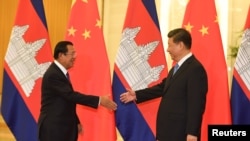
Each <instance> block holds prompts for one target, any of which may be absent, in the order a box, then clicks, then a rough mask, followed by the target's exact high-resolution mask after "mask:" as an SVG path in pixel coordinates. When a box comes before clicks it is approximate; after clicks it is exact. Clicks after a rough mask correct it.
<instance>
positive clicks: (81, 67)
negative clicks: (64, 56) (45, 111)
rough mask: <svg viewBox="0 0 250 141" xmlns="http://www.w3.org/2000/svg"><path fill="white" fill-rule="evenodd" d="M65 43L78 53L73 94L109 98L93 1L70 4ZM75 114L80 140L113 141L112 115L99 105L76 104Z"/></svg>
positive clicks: (106, 62)
mask: <svg viewBox="0 0 250 141" xmlns="http://www.w3.org/2000/svg"><path fill="white" fill-rule="evenodd" d="M65 39H66V40H70V41H72V42H73V44H74V47H75V49H76V52H77V58H76V61H75V64H74V67H73V68H72V69H71V70H70V77H71V80H72V83H73V87H74V89H75V90H76V91H79V92H82V93H85V94H91V95H97V96H101V95H109V96H110V99H112V95H111V75H110V65H109V60H108V56H107V52H106V48H105V43H104V37H103V31H102V22H101V19H100V17H99V13H98V7H97V2H96V0H90V1H83V0H75V1H73V3H72V7H71V13H70V18H69V21H68V27H67V34H66V38H65ZM77 114H78V117H79V118H80V121H81V124H82V125H83V130H84V132H83V134H80V135H79V138H78V140H80V141H105V140H106V141H115V140H116V128H115V122H114V112H112V111H110V110H108V109H106V108H104V107H102V106H99V107H98V109H93V108H90V107H87V106H82V105H78V107H77Z"/></svg>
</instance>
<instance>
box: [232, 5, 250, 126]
mask: <svg viewBox="0 0 250 141" xmlns="http://www.w3.org/2000/svg"><path fill="white" fill-rule="evenodd" d="M249 65H250V8H249V10H248V16H247V18H246V23H245V31H244V32H243V36H242V40H241V44H240V47H239V50H238V54H237V57H236V61H235V65H234V71H233V80H232V91H231V109H232V121H233V124H240V125H242V124H248V125H249V124H250V69H249Z"/></svg>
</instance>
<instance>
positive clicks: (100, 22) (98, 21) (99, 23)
mask: <svg viewBox="0 0 250 141" xmlns="http://www.w3.org/2000/svg"><path fill="white" fill-rule="evenodd" d="M95 26H97V27H99V28H101V27H102V21H101V20H98V19H96V24H95Z"/></svg>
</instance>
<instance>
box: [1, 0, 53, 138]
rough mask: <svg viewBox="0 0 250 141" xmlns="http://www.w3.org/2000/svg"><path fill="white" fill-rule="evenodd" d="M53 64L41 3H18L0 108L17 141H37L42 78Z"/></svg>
mask: <svg viewBox="0 0 250 141" xmlns="http://www.w3.org/2000/svg"><path fill="white" fill-rule="evenodd" d="M52 60H53V58H52V52H51V47H50V41H49V36H48V31H47V23H46V19H45V13H44V8H43V2H42V1H41V0H20V1H19V5H18V9H17V14H16V19H15V23H14V26H13V28H12V33H11V37H10V41H9V45H8V49H7V52H6V54H5V58H4V80H3V96H2V105H1V112H2V115H3V118H4V120H5V121H6V123H7V125H8V126H9V128H10V129H11V131H12V133H13V134H14V136H15V138H16V140H22V141H36V140H38V136H37V120H38V116H39V112H40V100H41V90H40V86H41V77H42V76H43V74H44V72H45V71H46V69H47V68H48V67H49V65H50V64H51V61H52Z"/></svg>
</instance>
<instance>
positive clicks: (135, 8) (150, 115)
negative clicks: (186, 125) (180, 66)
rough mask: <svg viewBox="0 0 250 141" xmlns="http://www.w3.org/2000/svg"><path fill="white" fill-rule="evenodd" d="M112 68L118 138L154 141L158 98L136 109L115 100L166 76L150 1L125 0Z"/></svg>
mask: <svg viewBox="0 0 250 141" xmlns="http://www.w3.org/2000/svg"><path fill="white" fill-rule="evenodd" d="M114 68H115V69H114V76H113V85H112V88H113V95H114V99H115V102H116V103H117V104H118V109H117V110H116V113H115V117H116V126H117V128H118V130H119V132H120V134H121V136H122V138H123V139H124V140H125V141H155V139H156V138H155V131H156V116H157V111H158V107H159V102H160V98H157V99H154V100H150V101H147V102H144V103H141V104H138V105H136V104H135V103H133V102H130V103H127V104H124V103H121V101H120V99H119V97H120V94H121V93H123V92H125V91H126V90H125V88H131V89H133V90H139V89H143V88H147V87H150V86H152V85H155V84H157V83H159V82H161V80H162V79H163V78H164V77H166V76H167V74H168V72H167V63H166V58H165V54H164V49H163V44H162V39H161V34H160V28H159V23H158V16H157V12H156V6H155V2H154V1H153V0H129V4H128V8H127V13H126V19H125V23H124V26H123V31H122V39H121V41H120V45H119V49H118V52H117V56H116V60H115V67H114Z"/></svg>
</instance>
